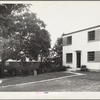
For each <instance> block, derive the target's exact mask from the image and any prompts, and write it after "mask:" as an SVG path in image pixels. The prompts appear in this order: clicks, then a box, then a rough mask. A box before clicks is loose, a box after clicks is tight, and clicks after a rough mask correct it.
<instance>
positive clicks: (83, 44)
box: [62, 25, 100, 71]
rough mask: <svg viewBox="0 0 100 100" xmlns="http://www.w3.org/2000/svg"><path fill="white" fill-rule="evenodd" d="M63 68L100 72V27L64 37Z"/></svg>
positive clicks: (64, 35)
mask: <svg viewBox="0 0 100 100" xmlns="http://www.w3.org/2000/svg"><path fill="white" fill-rule="evenodd" d="M62 38H63V59H62V60H63V66H70V67H71V68H73V69H74V68H76V69H77V68H80V67H81V66H82V65H86V67H87V68H88V69H89V70H98V71H99V70H100V25H98V26H94V27H90V28H86V29H82V30H78V31H75V32H71V33H67V34H63V35H62Z"/></svg>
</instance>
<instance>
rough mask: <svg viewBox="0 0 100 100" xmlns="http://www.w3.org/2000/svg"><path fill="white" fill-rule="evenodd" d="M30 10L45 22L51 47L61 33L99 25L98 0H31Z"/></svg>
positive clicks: (99, 11)
mask: <svg viewBox="0 0 100 100" xmlns="http://www.w3.org/2000/svg"><path fill="white" fill-rule="evenodd" d="M31 4H32V6H31V8H30V9H31V11H32V12H34V13H36V14H37V17H38V18H40V19H41V20H43V21H44V22H45V24H46V25H47V26H46V29H47V30H48V32H49V33H50V35H51V40H52V42H51V47H53V46H54V43H55V42H56V40H57V38H58V37H61V35H62V34H63V33H69V32H73V31H77V30H81V29H84V28H89V27H93V26H96V25H100V1H33V2H31Z"/></svg>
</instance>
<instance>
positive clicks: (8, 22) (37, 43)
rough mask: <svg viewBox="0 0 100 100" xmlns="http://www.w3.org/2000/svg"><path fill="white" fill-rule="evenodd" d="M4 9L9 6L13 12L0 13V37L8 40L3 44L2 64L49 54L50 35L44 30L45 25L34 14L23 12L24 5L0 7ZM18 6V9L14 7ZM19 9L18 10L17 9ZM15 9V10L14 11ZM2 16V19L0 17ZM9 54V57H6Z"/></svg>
mask: <svg viewBox="0 0 100 100" xmlns="http://www.w3.org/2000/svg"><path fill="white" fill-rule="evenodd" d="M1 6H4V8H2V9H4V10H5V12H6V10H7V9H6V8H7V7H8V8H9V6H13V7H11V9H13V10H10V11H9V10H8V11H9V13H4V12H3V11H2V12H1V17H0V18H1V19H0V21H1V22H2V24H1V25H0V31H1V32H0V36H1V37H3V38H5V40H8V41H7V42H6V43H5V42H4V46H3V53H2V62H3V63H4V62H5V61H6V60H7V59H16V60H19V59H20V60H21V61H23V60H24V61H25V58H26V57H27V58H29V59H30V60H32V59H35V60H37V58H38V56H39V55H41V59H42V58H43V57H46V56H47V55H48V54H49V48H50V41H51V40H50V34H49V32H48V31H47V30H46V29H45V27H46V25H45V23H44V22H43V21H42V20H40V19H38V18H37V16H36V14H35V13H31V12H28V11H24V12H21V11H23V10H24V8H26V5H9V6H8V5H1ZM16 6H18V7H16ZM19 7H20V8H19ZM14 8H15V9H14ZM2 16H3V17H2ZM7 53H9V55H6V54H7Z"/></svg>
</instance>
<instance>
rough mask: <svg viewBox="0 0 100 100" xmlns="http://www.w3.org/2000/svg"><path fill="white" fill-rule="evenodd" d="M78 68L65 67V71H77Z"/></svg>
mask: <svg viewBox="0 0 100 100" xmlns="http://www.w3.org/2000/svg"><path fill="white" fill-rule="evenodd" d="M78 70H80V68H69V69H67V71H70V72H74V71H78Z"/></svg>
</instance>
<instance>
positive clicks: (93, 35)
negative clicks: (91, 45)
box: [88, 31, 95, 41]
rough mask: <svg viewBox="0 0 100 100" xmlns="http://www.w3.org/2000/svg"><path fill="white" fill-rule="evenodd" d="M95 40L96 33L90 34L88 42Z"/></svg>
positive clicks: (91, 32)
mask: <svg viewBox="0 0 100 100" xmlns="http://www.w3.org/2000/svg"><path fill="white" fill-rule="evenodd" d="M91 40H95V31H90V32H88V41H91Z"/></svg>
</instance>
